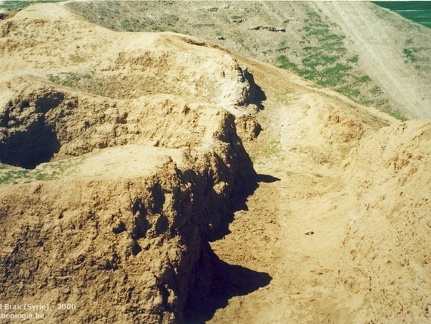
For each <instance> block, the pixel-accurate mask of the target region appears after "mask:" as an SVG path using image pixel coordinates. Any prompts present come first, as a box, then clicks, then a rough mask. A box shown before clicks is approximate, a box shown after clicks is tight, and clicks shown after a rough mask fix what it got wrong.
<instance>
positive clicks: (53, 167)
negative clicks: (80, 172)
mask: <svg viewBox="0 0 431 324" xmlns="http://www.w3.org/2000/svg"><path fill="white" fill-rule="evenodd" d="M83 159H84V158H83V157H79V158H71V159H68V160H62V161H57V162H50V163H44V164H42V165H40V166H38V167H37V168H36V169H33V170H27V169H22V168H18V167H13V166H10V165H1V166H0V185H1V184H18V183H29V182H32V181H51V180H55V179H58V178H59V177H60V176H62V175H64V174H65V172H67V171H69V170H70V169H71V168H72V167H74V166H76V165H78V164H80V163H82V161H83Z"/></svg>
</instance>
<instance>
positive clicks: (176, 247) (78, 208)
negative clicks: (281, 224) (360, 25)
mask: <svg viewBox="0 0 431 324" xmlns="http://www.w3.org/2000/svg"><path fill="white" fill-rule="evenodd" d="M0 29H1V36H2V38H1V40H0V42H1V50H2V53H3V54H2V56H1V66H2V73H1V86H0V87H1V91H0V92H1V97H0V141H1V142H0V143H1V146H0V161H1V162H2V164H1V166H0V179H1V192H0V201H1V204H0V224H1V225H0V226H1V246H2V250H1V251H2V252H1V256H0V258H1V278H0V282H1V286H2V289H1V299H2V301H7V303H8V304H11V305H12V304H13V305H25V304H26V303H29V302H30V301H31V303H33V304H38V305H46V307H47V309H46V308H45V309H43V310H44V312H43V314H44V315H45V320H46V322H47V323H48V322H49V323H59V322H63V323H65V322H68V321H69V320H70V318H73V322H80V323H90V322H92V323H94V322H121V323H127V322H128V323H132V322H134V323H161V322H163V323H172V322H178V321H181V320H182V319H183V314H184V309H185V307H186V305H187V304H188V303H190V301H192V300H193V299H194V298H197V296H199V297H202V296H205V295H206V294H207V293H208V292H209V289H210V288H209V287H210V286H211V282H212V281H213V279H214V278H213V275H212V274H211V273H205V272H202V271H197V265H198V264H199V265H200V267H206V268H208V269H209V268H214V269H216V268H217V267H218V266H217V263H215V264H212V263H211V262H213V261H211V260H215V258H214V257H213V256H212V255H213V253H212V251H211V249H210V247H209V245H208V242H209V241H211V240H215V239H217V238H220V237H222V236H223V235H224V234H225V233H227V228H228V224H229V222H230V221H231V219H232V213H233V211H234V210H236V209H237V208H238V206H240V205H242V204H243V202H244V199H245V197H246V195H247V194H249V193H251V192H252V190H253V189H254V187H255V186H256V185H255V183H256V182H255V176H256V174H255V172H254V169H253V166H252V162H251V160H250V158H249V156H248V155H247V153H246V151H245V149H244V148H243V145H242V141H241V139H240V137H239V136H238V135H237V131H236V122H237V121H240V123H239V124H240V125H246V126H244V127H243V129H242V132H243V134H246V133H248V134H249V135H250V136H251V137H254V136H255V134H256V132H257V130H258V129H259V125H258V124H257V122H255V120H254V117H253V116H252V115H250V114H249V113H248V112H247V111H249V110H255V109H258V105H260V102H259V99H258V97H259V96H262V94H263V93H262V91H261V90H260V88H259V87H258V86H257V85H256V84H255V83H254V80H253V76H252V75H251V74H250V73H249V72H247V70H245V69H242V68H241V67H240V66H239V65H238V63H237V62H236V61H235V59H234V58H233V57H232V56H231V55H230V54H229V53H228V52H226V51H224V50H221V49H219V48H216V47H214V46H210V45H208V44H206V43H204V42H202V41H199V40H197V39H193V38H189V37H186V36H183V35H174V34H157V35H156V34H152V33H139V34H131V33H115V32H111V31H108V30H105V29H103V28H100V27H97V26H95V25H92V24H89V23H86V22H85V21H83V20H81V19H80V18H79V17H77V16H74V15H72V14H70V13H69V12H68V11H67V10H66V9H64V8H62V7H60V6H55V5H38V6H32V7H30V8H28V9H26V10H23V11H21V12H19V13H17V14H16V15H15V16H14V17H13V18H10V19H7V20H5V21H2V22H1V26H0ZM70 30H73V33H69V32H68V31H70ZM234 114H235V115H236V116H235V115H234ZM250 125H251V126H250ZM209 256H211V257H209ZM213 263H214V262H213ZM215 272H216V271H215ZM199 282H206V283H208V284H207V287H205V286H200V285H199V284H198V283H199ZM58 305H60V306H58ZM61 305H66V306H65V307H66V309H64V308H62V306H61Z"/></svg>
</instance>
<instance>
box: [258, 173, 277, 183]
mask: <svg viewBox="0 0 431 324" xmlns="http://www.w3.org/2000/svg"><path fill="white" fill-rule="evenodd" d="M256 180H257V182H265V183H272V182H276V181H280V180H281V179H280V178H277V177H273V176H272V175H269V174H258V175H257V179H256Z"/></svg>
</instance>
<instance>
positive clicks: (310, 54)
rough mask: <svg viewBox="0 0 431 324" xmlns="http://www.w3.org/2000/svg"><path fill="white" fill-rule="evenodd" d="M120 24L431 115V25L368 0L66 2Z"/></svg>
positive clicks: (391, 107)
mask: <svg viewBox="0 0 431 324" xmlns="http://www.w3.org/2000/svg"><path fill="white" fill-rule="evenodd" d="M66 5H67V6H68V7H69V8H71V9H72V10H74V11H76V12H78V13H79V14H81V15H83V16H84V17H86V19H88V20H90V21H92V22H94V23H96V24H99V25H102V26H105V27H107V28H110V29H114V30H120V31H175V32H179V33H184V34H189V35H194V36H198V37H202V38H205V39H208V40H210V41H211V42H213V43H215V44H218V45H220V46H223V47H225V48H227V49H229V50H230V51H232V52H235V53H240V54H242V55H244V56H248V57H253V58H255V59H258V60H261V61H264V62H268V63H271V64H274V65H277V66H282V67H284V68H286V69H289V70H292V71H294V72H295V73H299V74H300V75H302V76H303V77H304V78H307V79H309V80H312V81H314V82H316V83H317V84H318V85H319V86H323V87H330V88H333V89H335V90H337V91H338V92H340V93H343V94H344V95H346V96H348V97H349V98H351V99H353V100H355V101H356V102H358V103H361V104H364V105H369V106H377V107H378V108H379V109H381V110H385V111H391V112H392V113H395V114H397V113H400V114H401V115H402V116H405V117H407V118H429V117H431V109H430V107H431V95H430V93H431V91H429V85H430V84H431V79H430V75H431V59H430V57H429V52H430V51H431V29H429V28H426V27H424V26H421V25H418V24H416V23H414V22H412V21H409V20H406V19H404V18H403V17H401V16H400V15H398V14H396V13H394V12H391V11H389V10H387V9H384V8H381V7H379V6H377V5H375V4H373V3H371V2H367V1H344V2H343V1H336V2H332V3H331V2H327V1H190V2H183V1H171V2H169V1H166V2H157V1H127V2H120V1H117V2H112V1H111V2H109V1H93V2H92V1H89V2H85V1H84V2H83V1H79V2H73V1H71V2H68V3H67V4H66Z"/></svg>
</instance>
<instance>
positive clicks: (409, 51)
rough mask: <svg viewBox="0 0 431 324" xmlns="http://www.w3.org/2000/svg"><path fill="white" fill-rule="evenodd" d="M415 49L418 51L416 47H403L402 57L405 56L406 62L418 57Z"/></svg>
mask: <svg viewBox="0 0 431 324" xmlns="http://www.w3.org/2000/svg"><path fill="white" fill-rule="evenodd" d="M417 51H418V50H417V49H413V48H404V49H403V54H404V57H405V58H406V62H410V63H414V62H417V61H418V58H417V57H416V55H415V53H416V52H417Z"/></svg>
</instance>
